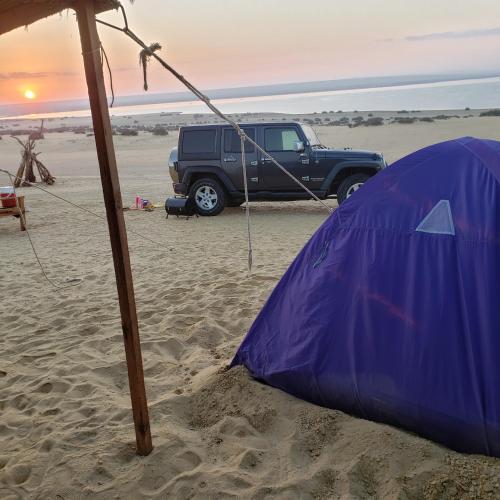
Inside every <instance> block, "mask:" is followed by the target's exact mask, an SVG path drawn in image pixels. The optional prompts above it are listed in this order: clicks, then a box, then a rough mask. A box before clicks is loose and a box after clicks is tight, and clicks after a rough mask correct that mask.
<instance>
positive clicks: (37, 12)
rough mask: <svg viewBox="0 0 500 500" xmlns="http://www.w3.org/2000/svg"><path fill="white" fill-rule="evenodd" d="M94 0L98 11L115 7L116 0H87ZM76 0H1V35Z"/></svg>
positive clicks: (89, 0) (68, 5)
mask: <svg viewBox="0 0 500 500" xmlns="http://www.w3.org/2000/svg"><path fill="white" fill-rule="evenodd" d="M87 1H88V2H94V4H95V7H96V12H103V11H105V10H110V9H115V8H116V7H117V2H116V0H87ZM75 3H76V1H75V0H0V35H1V34H2V33H6V32H7V31H11V30H13V29H15V28H19V27H20V26H27V25H28V24H31V23H34V22H35V21H38V20H39V19H43V18H44V17H48V16H51V15H52V14H57V13H58V12H61V11H62V10H64V9H71V8H73V7H74V5H75Z"/></svg>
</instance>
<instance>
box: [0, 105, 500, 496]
mask: <svg viewBox="0 0 500 500" xmlns="http://www.w3.org/2000/svg"><path fill="white" fill-rule="evenodd" d="M365 115H366V114H365ZM134 119H136V120H139V121H141V120H144V121H147V120H150V121H152V122H153V121H154V120H155V118H152V117H151V116H149V117H134ZM280 119H281V118H280ZM317 130H318V132H319V135H320V136H321V138H322V139H323V141H324V142H325V144H327V145H335V146H342V147H343V146H351V147H354V148H358V147H361V148H369V149H375V150H378V151H382V152H383V153H384V154H385V156H386V158H387V159H388V160H389V161H394V160H395V159H397V158H398V157H400V156H401V155H403V154H406V153H408V152H410V151H412V150H414V149H416V148H418V147H421V146H424V145H427V144H430V143H433V142H437V141H439V140H444V139H447V138H452V137H458V136H462V135H477V136H480V137H489V138H494V139H500V118H478V117H473V118H467V119H463V118H454V119H450V120H446V121H439V122H434V123H416V124H412V125H397V124H394V125H384V126H382V127H358V128H352V129H350V128H346V127H327V126H324V127H318V128H317ZM176 138H177V136H176V134H175V133H172V134H170V135H169V136H168V137H153V136H152V135H151V134H143V133H141V134H140V135H139V136H137V137H116V138H115V144H116V149H117V155H118V161H119V167H120V179H121V183H122V192H123V197H124V200H125V202H126V203H127V204H132V203H133V200H134V198H135V196H136V194H140V195H142V196H144V197H147V198H149V199H150V200H152V201H159V202H162V201H164V199H165V197H166V196H167V195H168V194H171V187H170V179H169V178H168V171H167V167H166V160H167V158H168V154H169V149H170V147H172V145H174V144H175V142H176ZM18 149H19V148H18V146H17V145H16V144H15V142H14V141H13V140H11V139H8V138H6V137H4V139H3V140H1V141H0V153H1V154H0V168H8V169H10V170H15V169H16V168H17V165H18V160H19V157H18V154H19V151H18ZM40 150H41V151H43V154H42V156H41V158H42V159H43V161H44V163H45V165H46V166H47V167H49V169H50V170H51V171H52V173H53V174H54V175H56V176H57V181H56V184H55V185H54V186H52V187H50V188H49V190H50V191H51V192H53V193H55V194H58V195H61V196H64V197H67V198H70V199H71V200H73V201H74V202H77V203H80V204H83V205H85V206H86V207H88V208H89V209H91V210H93V211H96V212H98V213H100V214H104V207H103V201H102V194H101V189H100V180H99V177H98V168H97V162H96V155H95V151H94V150H93V139H92V137H86V136H84V135H75V134H72V133H67V132H66V133H61V134H56V133H49V134H47V136H46V139H44V140H43V141H40ZM6 183H7V179H2V181H1V182H0V184H2V185H3V184H6ZM22 192H23V194H25V196H26V203H27V206H28V207H29V209H30V212H29V214H28V222H29V226H30V229H31V235H32V238H33V241H34V243H35V245H36V248H37V250H38V252H39V255H40V258H41V260H42V262H43V264H44V266H45V267H46V270H47V272H48V274H49V276H50V277H51V279H53V280H54V281H55V282H57V283H59V284H62V285H67V284H69V283H71V282H72V281H71V280H81V282H80V284H78V285H77V286H72V287H70V288H66V289H64V290H63V291H59V292H56V291H54V290H53V289H51V288H50V286H49V285H48V284H47V283H46V282H45V281H44V280H43V278H42V276H41V273H40V270H39V268H38V267H37V265H36V262H35V260H34V256H33V253H32V251H31V248H30V246H29V243H28V240H27V237H26V235H25V234H23V233H21V232H20V231H19V227H18V224H17V222H16V221H14V219H12V220H10V219H8V218H3V219H1V220H0V255H1V258H2V265H1V266H0V279H1V284H2V287H1V289H0V300H1V302H0V308H1V314H0V318H1V319H0V321H1V327H0V329H1V330H0V332H1V335H0V352H1V354H0V498H1V499H18V498H19V499H21V498H23V499H24V498H35V499H49V498H50V499H80V498H98V499H113V498H122V499H136V498H200V499H201V498H283V499H294V498H343V499H351V498H352V499H368V498H384V499H385V498H389V499H408V500H412V499H421V498H424V499H436V500H437V499H451V498H470V499H475V498H500V479H499V478H500V460H498V459H494V458H487V457H483V456H469V455H465V454H459V453H456V452H453V451H451V450H449V449H446V448H444V447H442V446H439V445H437V444H435V443H432V442H430V441H427V440H425V439H422V438H420V437H418V436H415V435H412V434H410V433H407V432H404V431H402V430H399V429H396V428H394V427H390V426H386V425H381V424H376V423H373V422H369V421H366V420H362V419H358V418H354V417H351V416H349V415H346V414H344V413H341V412H338V411H334V410H328V409H324V408H320V407H317V406H314V405H311V404H309V403H306V402H304V401H300V400H298V399H295V398H293V397H292V396H290V395H287V394H285V393H283V392H281V391H279V390H276V389H273V388H271V387H267V386H264V385H262V384H260V383H258V382H256V381H253V380H252V379H251V378H250V377H249V376H248V374H247V373H246V371H245V370H244V369H243V368H237V369H234V370H230V371H226V370H225V368H226V366H227V364H228V362H229V361H230V359H231V357H232V355H233V354H234V352H235V350H236V348H237V346H238V345H239V343H240V341H241V339H242V338H243V336H244V335H245V333H246V331H247V330H248V328H249V326H250V325H251V323H252V321H253V319H254V318H255V316H256V314H257V313H258V311H259V310H260V308H261V307H262V305H263V303H264V301H265V299H266V297H267V296H268V295H269V293H270V292H271V290H272V288H273V287H274V285H275V284H276V283H277V281H278V280H279V278H280V276H281V275H282V273H283V272H284V271H285V270H286V268H287V266H288V265H289V264H290V262H291V260H292V259H293V258H294V256H295V255H296V253H297V252H298V251H299V250H300V248H301V247H302V246H303V245H304V243H305V242H306V241H307V240H308V238H309V237H310V236H311V235H312V233H313V232H314V231H315V229H316V228H317V227H318V226H319V225H320V224H321V223H322V222H323V221H324V219H325V217H326V216H327V213H326V211H325V209H324V208H323V207H321V206H320V205H318V204H316V203H314V202H292V203H252V230H253V235H254V240H253V244H254V271H253V274H252V275H251V276H250V277H247V273H246V240H245V236H246V232H245V218H244V213H243V211H242V209H241V208H231V209H226V210H225V211H224V212H223V214H222V215H220V216H218V217H214V218H198V219H196V218H193V219H190V220H183V219H175V218H170V219H168V220H166V219H165V214H164V212H163V210H161V209H159V210H156V211H154V212H151V213H148V212H126V214H125V218H126V222H127V226H128V228H129V229H130V230H134V231H138V232H140V233H142V234H145V235H147V236H148V237H150V238H152V239H153V240H155V241H156V242H158V243H157V244H155V243H151V242H148V241H146V240H144V239H141V238H140V237H139V236H137V235H136V234H130V235H129V243H130V251H131V260H132V266H133V272H134V280H135V288H136V298H137V307H138V314H139V321H140V330H141V338H142V348H143V357H144V367H145V377H146V387H147V393H148V398H149V404H150V416H151V426H152V435H153V441H154V446H155V448H154V450H153V452H152V453H151V455H150V456H148V457H145V458H141V457H138V456H136V455H135V454H134V434H133V425H132V422H131V412H130V399H129V392H128V384H127V378H126V367H125V362H124V351H123V343H122V336H121V328H120V319H119V312H118V304H117V297H116V289H115V282H114V274H113V266H112V260H111V252H110V247H109V242H108V235H107V228H106V224H105V222H104V221H102V220H100V219H97V218H93V217H92V216H90V215H88V214H85V213H82V212H80V211H77V210H75V209H74V208H72V207H70V206H68V205H66V204H63V203H62V202H59V201H57V200H55V199H53V198H51V197H49V196H48V195H46V194H44V193H42V192H40V191H38V190H35V189H33V188H25V189H23V190H22ZM329 203H330V204H331V206H335V205H336V202H335V201H334V200H331V201H329Z"/></svg>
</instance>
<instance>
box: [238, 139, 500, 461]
mask: <svg viewBox="0 0 500 500" xmlns="http://www.w3.org/2000/svg"><path fill="white" fill-rule="evenodd" d="M499 283H500V142H497V141H489V140H479V139H474V138H472V137H464V138H461V139H457V140H452V141H447V142H444V143H440V144H435V145H433V146H429V147H427V148H424V149H422V150H420V151H417V152H415V153H412V154H411V155H409V156H407V157H405V158H403V159H401V160H399V161H398V162H396V163H394V164H393V165H391V166H390V167H388V168H387V169H385V170H384V171H383V172H381V173H380V174H377V175H376V176H375V177H374V178H372V179H370V181H369V182H367V183H366V184H365V185H364V186H363V188H362V189H360V190H359V191H356V193H355V194H353V195H352V196H351V197H350V198H349V199H348V200H347V201H346V202H344V203H343V204H342V205H341V206H340V208H339V209H338V210H337V211H336V212H335V213H334V214H332V215H331V216H330V218H329V219H327V220H326V222H325V223H324V224H323V225H322V226H321V227H320V229H319V230H318V231H317V232H316V233H315V234H314V235H313V237H312V238H311V239H310V241H309V242H308V243H307V244H306V245H305V247H304V249H303V250H302V251H301V252H300V253H299V255H298V256H297V258H296V259H295V261H294V262H293V263H292V265H291V266H290V267H289V269H288V270H287V272H286V273H285V275H284V276H283V278H282V279H281V281H280V282H279V283H278V285H277V287H276V288H275V290H274V291H273V293H272V294H271V296H270V298H269V300H268V301H267V303H266V304H265V306H264V307H263V309H262V311H261V312H260V313H259V315H258V317H257V319H256V320H255V322H254V324H253V325H252V327H251V329H250V331H249V333H248V335H247V336H246V338H245V340H244V341H243V343H242V345H241V346H240V348H239V349H238V352H237V354H236V357H235V359H234V361H233V364H243V365H245V366H246V367H247V368H248V369H249V370H250V372H251V374H252V375H253V376H254V377H256V378H258V379H261V380H264V381H265V382H267V383H269V384H271V385H273V386H276V387H279V388H281V389H283V390H285V391H287V392H290V393H292V394H294V395H296V396H298V397H300V398H303V399H306V400H309V401H312V402H314V403H317V404H319V405H322V406H327V407H330V408H335V409H339V410H343V411H346V412H349V413H352V414H355V415H358V416H361V417H364V418H369V419H371V420H376V421H381V422H386V423H390V424H394V425H397V426H401V427H404V428H406V429H409V430H411V431H413V432H416V433H418V434H420V435H422V436H425V437H428V438H431V439H433V440H435V441H438V442H441V443H444V444H446V445H447V446H449V447H452V448H454V449H456V450H458V451H463V452H468V453H484V454H488V455H494V456H500V398H499V397H498V390H499V387H500V364H499V362H498V360H499V359H500V334H499V332H500V308H499V307H498V296H499V293H500V285H499Z"/></svg>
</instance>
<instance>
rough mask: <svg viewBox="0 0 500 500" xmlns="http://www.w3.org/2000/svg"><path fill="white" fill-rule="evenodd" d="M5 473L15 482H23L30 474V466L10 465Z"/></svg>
mask: <svg viewBox="0 0 500 500" xmlns="http://www.w3.org/2000/svg"><path fill="white" fill-rule="evenodd" d="M7 474H8V475H9V476H10V477H11V478H12V481H13V482H14V483H15V484H22V483H25V482H26V481H27V480H28V478H29V477H30V475H31V467H30V466H29V465H23V464H19V465H14V466H13V467H11V468H10V469H9V470H8V471H7Z"/></svg>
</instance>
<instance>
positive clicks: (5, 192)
mask: <svg viewBox="0 0 500 500" xmlns="http://www.w3.org/2000/svg"><path fill="white" fill-rule="evenodd" d="M0 200H1V201H2V207H3V208H13V207H15V206H16V191H15V189H14V186H3V187H0Z"/></svg>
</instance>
